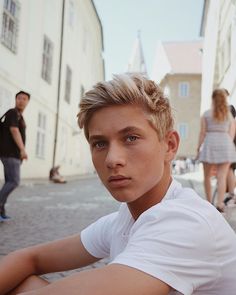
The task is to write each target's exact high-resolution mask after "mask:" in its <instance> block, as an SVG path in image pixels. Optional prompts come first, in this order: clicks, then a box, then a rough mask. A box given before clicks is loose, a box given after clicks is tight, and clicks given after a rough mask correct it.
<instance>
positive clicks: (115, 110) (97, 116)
mask: <svg viewBox="0 0 236 295" xmlns="http://www.w3.org/2000/svg"><path fill="white" fill-rule="evenodd" d="M127 127H132V128H138V129H141V130H147V129H149V128H151V129H153V128H152V127H151V125H150V123H149V121H148V114H147V113H146V112H145V111H144V110H143V108H142V107H141V106H138V105H115V106H109V107H104V108H102V109H99V110H97V111H96V112H95V113H94V114H93V115H92V117H91V118H90V121H89V123H88V133H89V137H90V136H92V135H97V134H106V133H114V132H119V131H120V130H125V129H127ZM153 130H154V129H153Z"/></svg>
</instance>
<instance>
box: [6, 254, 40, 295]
mask: <svg viewBox="0 0 236 295" xmlns="http://www.w3.org/2000/svg"><path fill="white" fill-rule="evenodd" d="M34 273H35V269H34V266H33V263H32V259H30V256H29V254H27V253H26V252H25V251H24V250H21V251H16V252H13V253H11V254H9V255H7V256H5V257H4V258H3V259H2V260H1V261H0V294H6V293H7V292H9V291H11V290H12V289H14V288H15V287H16V286H18V285H19V284H20V283H21V282H22V281H23V280H24V279H26V278H27V277H28V276H30V275H31V274H34Z"/></svg>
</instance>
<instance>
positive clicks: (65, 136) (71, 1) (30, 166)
mask: <svg viewBox="0 0 236 295" xmlns="http://www.w3.org/2000/svg"><path fill="white" fill-rule="evenodd" d="M3 2H4V1H3V0H0V15H1V17H2V11H3ZM62 3H63V2H62V0H60V1H58V0H50V1H48V0H40V1H36V0H21V1H19V4H20V20H19V34H18V42H17V44H18V50H17V53H16V54H14V53H13V52H11V51H10V50H9V49H8V48H7V47H5V46H4V45H3V44H2V43H1V40H0V56H1V61H0V115H1V114H3V113H4V112H5V111H6V110H7V109H8V108H9V107H14V100H15V93H16V92H18V91H19V90H20V89H23V90H25V91H28V92H30V93H31V101H30V103H29V105H28V107H27V109H26V110H25V112H24V117H25V120H26V124H27V130H26V133H27V143H26V149H27V152H28V156H29V160H28V161H26V162H24V163H23V165H22V171H21V172H22V177H23V178H34V177H47V176H48V173H49V169H50V168H51V166H52V159H53V144H54V135H55V124H56V107H57V94H58V76H59V54H60V34H61V21H62V18H61V16H62ZM1 29H2V19H1V18H0V31H1ZM44 35H46V36H47V37H48V38H49V39H50V40H51V42H52V43H53V62H52V75H51V77H52V80H51V83H50V84H49V83H48V82H46V81H45V80H43V79H42V78H41V69H42V54H43V42H44ZM102 49H103V48H102V28H101V24H100V22H99V19H98V17H97V15H96V12H95V10H94V6H93V4H92V2H91V1H90V0H65V18H64V39H63V57H62V75H61V88H60V105H59V125H58V142H57V143H58V144H57V149H56V151H57V153H56V161H55V164H56V165H58V164H59V165H61V166H62V167H61V173H62V174H64V175H75V174H84V173H90V172H93V167H92V164H91V159H90V154H89V149H88V145H87V143H86V141H85V139H84V135H83V133H82V132H81V131H80V130H79V128H78V126H77V118H76V115H77V113H78V104H79V101H80V98H81V87H83V89H84V90H87V89H89V88H90V87H91V86H92V85H94V84H95V83H96V82H98V81H100V80H103V79H104V69H103V60H102ZM66 65H69V66H70V68H71V70H72V83H71V97H70V103H68V102H66V101H65V99H64V96H65V74H66ZM39 112H41V113H42V114H43V115H45V117H46V133H45V153H44V156H43V157H37V156H36V138H37V124H38V113H39ZM0 177H1V178H2V171H0Z"/></svg>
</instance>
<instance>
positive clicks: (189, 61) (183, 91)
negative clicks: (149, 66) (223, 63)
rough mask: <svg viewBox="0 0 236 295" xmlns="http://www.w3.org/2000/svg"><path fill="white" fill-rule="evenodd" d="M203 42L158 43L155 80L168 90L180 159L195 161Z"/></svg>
mask: <svg viewBox="0 0 236 295" xmlns="http://www.w3.org/2000/svg"><path fill="white" fill-rule="evenodd" d="M201 61H202V40H196V41H179V42H166V43H161V42H159V43H158V46H157V50H156V57H155V62H154V68H153V74H152V77H153V79H154V80H155V81H157V82H158V83H159V84H160V85H161V87H162V88H163V90H164V93H165V94H166V96H167V97H168V98H169V99H170V103H171V106H172V109H173V113H174V116H175V123H176V126H175V128H176V130H177V131H178V132H179V135H180V138H181V141H180V147H179V150H178V154H177V158H186V157H191V158H192V157H195V156H196V147H197V144H198V134H199V129H200V105H201V71H202V69H201Z"/></svg>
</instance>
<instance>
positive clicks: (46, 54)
mask: <svg viewBox="0 0 236 295" xmlns="http://www.w3.org/2000/svg"><path fill="white" fill-rule="evenodd" d="M52 56H53V44H52V42H51V41H50V40H49V38H48V37H47V36H44V42H43V60H42V78H43V79H44V80H45V81H47V82H48V83H51V75H52Z"/></svg>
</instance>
